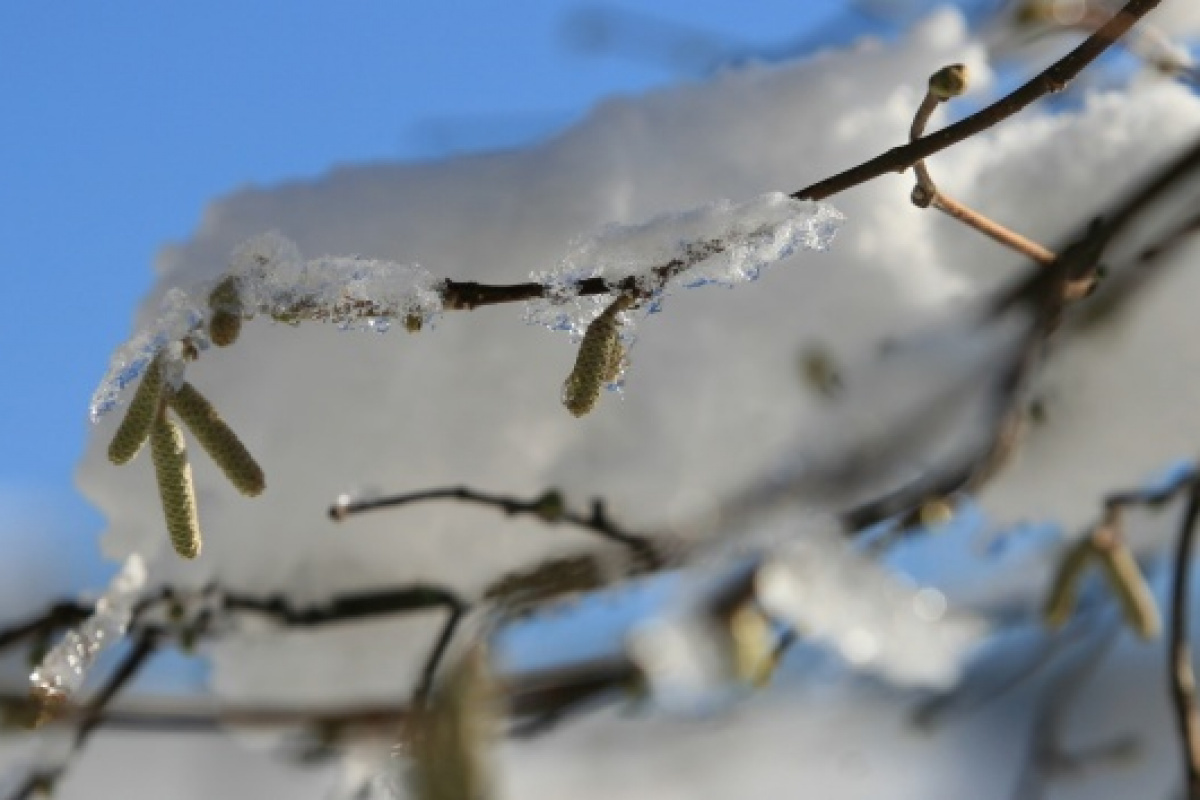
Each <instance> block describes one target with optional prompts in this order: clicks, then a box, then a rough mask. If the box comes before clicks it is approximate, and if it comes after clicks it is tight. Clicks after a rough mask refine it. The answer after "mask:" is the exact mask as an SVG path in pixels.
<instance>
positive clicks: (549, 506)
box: [329, 486, 665, 570]
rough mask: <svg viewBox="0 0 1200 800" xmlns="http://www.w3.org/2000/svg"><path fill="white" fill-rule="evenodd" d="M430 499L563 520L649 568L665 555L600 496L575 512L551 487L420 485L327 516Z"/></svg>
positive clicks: (342, 506)
mask: <svg viewBox="0 0 1200 800" xmlns="http://www.w3.org/2000/svg"><path fill="white" fill-rule="evenodd" d="M430 500H457V501H460V502H463V503H477V504H479V505H484V506H489V507H491V508H497V509H499V510H501V511H503V512H504V513H505V514H508V515H509V516H516V515H519V514H525V515H529V516H534V517H537V518H538V519H541V520H542V521H543V522H547V523H550V524H556V523H559V522H565V523H567V524H569V525H574V526H575V527H577V528H580V529H582V530H586V531H590V532H592V533H595V534H597V535H599V536H600V537H601V538H604V539H607V540H609V541H613V542H617V543H618V544H621V545H624V546H625V547H628V548H630V549H631V550H633V551H635V552H636V553H638V554H639V555H640V556H642V557H643V558H644V559H645V562H646V563H645V566H646V567H647V568H649V569H650V570H655V569H659V568H661V567H662V566H664V565H665V556H664V555H663V554H662V553H661V552H660V551H661V549H662V548H661V547H659V546H658V544H657V543H656V542H655V541H654V539H652V538H650V537H647V536H641V535H638V534H634V533H629V532H628V531H626V530H624V529H622V528H620V527H619V526H618V525H616V523H614V522H613V521H612V519H610V518H609V516H608V514H607V512H606V511H605V508H604V503H603V501H601V500H598V499H597V500H594V501H592V507H591V513H590V514H588V515H586V516H585V515H583V514H579V513H577V512H574V511H571V510H570V509H568V508H566V507H565V505H564V504H563V499H562V496H561V495H560V494H559V493H558V492H557V491H555V490H550V491H547V492H545V493H543V494H542V495H540V496H538V497H535V498H533V499H532V500H521V499H519V498H516V497H510V496H506V495H497V494H489V493H487V492H481V491H479V490H478V489H472V488H470V487H467V486H453V487H446V488H439V489H423V490H421V491H418V492H409V493H406V494H396V495H389V496H387V497H379V498H372V499H369V500H349V499H345V500H342V499H339V500H338V502H337V503H335V504H334V505H332V506H330V508H329V516H330V518H332V519H335V520H343V519H345V518H346V517H349V516H353V515H355V514H361V513H363V512H365V511H375V510H377V509H381V508H396V507H399V506H406V505H413V504H415V503H423V502H427V501H430Z"/></svg>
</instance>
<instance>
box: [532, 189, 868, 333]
mask: <svg viewBox="0 0 1200 800" xmlns="http://www.w3.org/2000/svg"><path fill="white" fill-rule="evenodd" d="M844 219H845V217H843V216H842V214H841V213H840V212H839V211H837V210H836V209H835V208H833V207H832V206H830V205H827V204H824V203H813V202H809V201H800V200H793V199H792V198H790V197H788V196H787V195H785V194H781V193H778V192H772V193H768V194H764V195H760V196H758V197H755V198H753V199H751V200H748V201H746V202H744V203H737V204H735V203H731V202H729V201H728V200H722V201H718V202H716V203H712V204H710V205H707V206H703V207H701V208H697V209H694V210H691V211H685V212H682V213H674V214H664V215H661V216H658V217H655V218H654V219H652V220H650V221H649V222H646V223H643V224H639V225H611V226H609V227H608V228H606V229H605V230H603V231H602V232H601V233H600V234H599V235H597V236H594V237H592V238H590V239H586V240H584V241H582V242H580V243H579V244H578V245H577V246H575V248H574V249H573V250H572V251H571V252H570V253H569V254H568V255H567V256H566V257H565V258H563V259H562V261H561V262H559V265H558V266H557V267H556V268H555V269H553V270H551V271H549V272H541V273H537V272H535V273H533V276H532V277H533V280H534V281H536V282H537V283H540V284H542V285H543V286H545V287H546V290H547V291H546V297H545V298H543V299H539V300H535V301H533V302H531V303H529V304H528V305H527V307H526V310H525V319H526V321H528V322H530V323H532V324H538V325H544V326H546V327H548V328H550V329H551V330H566V331H569V332H571V333H572V334H573V335H575V336H577V337H578V336H582V334H583V331H584V330H585V329H586V328H587V325H588V323H590V322H591V321H592V319H594V318H595V317H596V316H598V315H599V313H600V311H601V310H602V309H603V307H604V305H605V303H606V298H601V299H600V300H595V299H592V298H587V297H580V296H579V293H578V284H579V282H580V281H583V280H587V279H589V278H600V279H602V280H604V281H605V282H606V283H608V284H609V285H613V286H615V285H616V284H619V283H622V282H624V281H626V280H627V279H632V281H633V282H634V284H635V285H636V286H637V287H638V290H639V292H641V293H642V294H643V295H645V296H646V297H648V298H650V300H649V303H648V307H649V310H651V311H653V310H656V308H657V302H658V301H659V300H660V299H661V297H662V296H663V295H665V294H667V293H669V292H670V290H671V289H674V288H677V287H680V286H682V287H686V288H692V287H696V286H704V285H709V284H716V285H721V286H734V285H736V284H739V283H746V282H748V281H753V280H756V279H757V278H758V276H759V274H760V273H761V272H762V270H763V269H764V268H765V267H767V266H769V265H771V264H773V263H775V262H777V261H781V260H783V259H785V258H787V257H788V256H790V255H792V254H793V253H795V252H796V251H797V250H825V249H827V248H828V247H829V245H830V243H831V242H832V241H833V237H834V234H835V233H836V232H837V229H838V228H839V227H840V225H841V223H842V221H843V220H844Z"/></svg>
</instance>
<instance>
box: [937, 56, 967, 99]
mask: <svg viewBox="0 0 1200 800" xmlns="http://www.w3.org/2000/svg"><path fill="white" fill-rule="evenodd" d="M968 77H969V76H968V73H967V67H966V65H965V64H951V65H950V66H948V67H942V68H941V69H939V70H938V71H937V72H935V73H933V74H932V75H930V76H929V93H930V94H931V95H933V96H934V97H936V98H937V99H938V100H941V101H942V102H945V101H947V100H949V99H950V98H952V97H958V96H959V95H960V94H962V93H963V92H965V91H966V90H967V83H968Z"/></svg>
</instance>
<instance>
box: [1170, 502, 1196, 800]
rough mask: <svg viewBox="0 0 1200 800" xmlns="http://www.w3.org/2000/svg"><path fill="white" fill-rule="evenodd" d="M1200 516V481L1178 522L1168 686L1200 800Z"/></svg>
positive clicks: (1187, 776)
mask: <svg viewBox="0 0 1200 800" xmlns="http://www.w3.org/2000/svg"><path fill="white" fill-rule="evenodd" d="M1197 517H1200V482H1195V481H1193V482H1192V484H1191V487H1190V489H1189V491H1188V499H1187V509H1186V510H1185V511H1184V514H1183V521H1182V522H1181V523H1180V526H1179V542H1178V545H1177V547H1176V551H1175V568H1174V574H1173V576H1172V579H1171V628H1170V636H1169V639H1168V643H1167V665H1168V676H1167V681H1168V686H1170V689H1171V702H1172V707H1173V708H1174V710H1175V720H1176V725H1177V727H1178V729H1179V746H1180V751H1181V756H1182V760H1183V779H1184V784H1183V785H1184V787H1185V791H1186V797H1187V798H1188V800H1200V714H1198V713H1197V710H1196V676H1195V673H1194V672H1193V671H1192V654H1191V647H1190V646H1189V644H1188V595H1189V589H1190V581H1191V568H1192V548H1193V545H1194V542H1195V536H1196V520H1197Z"/></svg>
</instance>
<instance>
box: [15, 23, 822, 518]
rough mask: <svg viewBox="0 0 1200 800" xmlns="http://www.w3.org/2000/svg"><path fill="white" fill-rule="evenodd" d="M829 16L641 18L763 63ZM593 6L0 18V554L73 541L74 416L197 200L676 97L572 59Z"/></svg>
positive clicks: (521, 137) (646, 81)
mask: <svg viewBox="0 0 1200 800" xmlns="http://www.w3.org/2000/svg"><path fill="white" fill-rule="evenodd" d="M835 5H836V3H835V2H833V0H823V2H805V3H796V2H794V1H793V0H757V1H756V2H753V3H750V4H745V3H734V2H709V3H696V2H687V0H669V2H668V1H664V2H658V3H656V4H655V6H654V14H655V15H656V17H658V18H660V19H663V20H673V21H679V22H685V24H687V25H691V26H693V27H694V28H697V29H707V30H711V31H715V32H720V33H722V34H723V35H724V36H727V37H728V41H729V42H730V43H741V44H745V45H748V46H749V47H750V49H751V51H753V50H754V49H756V48H763V51H764V52H771V51H778V50H779V49H781V48H782V49H786V48H787V47H788V44H789V42H790V41H794V40H795V38H796V37H797V36H799V35H800V34H802V33H803V31H804V29H805V28H806V27H809V26H811V25H813V24H814V23H818V22H821V21H822V20H824V19H826V18H827V16H828V13H829V9H831V8H833V7H834V6H835ZM603 7H604V8H607V9H620V8H622V7H624V8H626V9H630V10H636V9H637V8H638V7H639V4H637V3H633V2H627V3H625V4H624V5H622V4H620V3H608V4H605V5H604V6H603ZM595 8H597V6H596V5H588V4H584V3H581V2H568V1H567V0H561V1H560V2H551V1H550V0H509V1H508V2H504V3H501V2H498V1H497V0H463V1H461V2H457V3H454V4H452V5H451V4H434V3H424V4H417V3H406V2H400V0H353V2H338V3H334V2H303V3H297V2H294V0H288V1H287V2H285V1H284V0H261V1H260V2H253V3H245V2H229V1H228V0H208V2H205V3H162V2H151V1H150V0H120V1H119V2H113V3H103V4H100V3H85V2H81V1H80V0H75V1H72V0H60V1H59V2H46V1H44V0H43V1H40V2H34V1H33V0H0V103H2V104H3V105H2V107H3V112H2V113H0V136H2V137H3V143H4V147H2V148H0V216H2V219H3V220H4V221H3V224H2V226H0V230H2V231H3V234H2V235H0V265H2V268H3V274H4V286H5V289H6V296H7V298H8V301H9V305H8V310H7V313H5V314H3V315H0V375H3V378H2V383H0V385H3V387H4V392H3V395H2V400H0V537H5V536H6V534H11V533H13V528H14V527H23V526H25V525H26V520H29V519H34V518H40V519H42V520H43V521H44V520H45V518H47V517H50V518H53V519H54V520H56V521H57V522H56V523H55V524H56V525H57V526H59V527H63V526H65V527H70V528H72V529H73V534H72V538H75V537H79V538H83V537H92V538H94V536H95V533H96V532H97V531H98V529H99V526H100V521H99V520H98V519H97V518H95V517H94V516H93V515H91V514H90V512H89V511H88V510H87V507H86V505H85V504H84V503H83V501H82V500H80V499H78V498H77V497H76V496H75V495H74V493H73V490H72V484H71V473H72V470H73V467H74V463H75V461H76V459H77V458H78V456H79V454H80V452H81V450H82V447H83V442H84V438H85V436H86V428H87V422H86V408H87V401H88V398H89V396H90V393H91V391H92V389H93V388H94V385H95V383H96V382H97V380H98V379H99V377H100V375H101V374H102V372H103V370H104V368H105V366H106V364H107V360H108V357H109V354H110V353H111V351H112V349H113V348H114V347H115V346H116V345H117V344H119V343H120V342H121V341H122V340H123V339H124V338H125V337H126V336H127V335H128V334H129V326H130V322H131V319H132V315H133V312H134V309H135V307H136V304H137V303H138V301H139V300H140V298H141V297H142V295H143V294H144V292H145V291H146V289H147V287H148V286H149V285H150V282H151V278H152V272H151V268H152V263H153V260H154V257H155V254H156V252H157V251H158V249H159V248H160V247H161V246H162V245H163V244H164V243H167V242H170V241H177V240H180V239H184V238H186V237H188V236H189V234H190V232H191V231H192V230H193V229H194V228H195V227H196V226H197V224H198V223H199V221H200V219H201V216H202V213H203V211H204V208H205V206H206V205H207V204H208V203H209V202H210V201H211V200H213V199H214V198H216V197H219V196H221V195H223V194H226V193H229V192H231V191H234V190H236V189H238V188H240V187H244V186H246V185H251V184H257V185H270V184H273V183H278V182H282V181H287V180H294V179H303V178H306V177H310V176H316V175H319V174H321V173H322V172H323V171H325V170H326V169H328V168H329V167H331V166H333V165H336V164H340V163H350V162H362V161H371V160H411V159H418V158H430V157H438V156H445V155H448V154H452V153H454V152H461V151H464V150H470V149H478V148H486V147H496V146H506V145H510V144H516V143H520V142H523V141H529V140H531V139H535V138H537V137H540V136H546V135H550V134H552V133H553V132H554V131H555V130H558V129H561V128H562V127H565V126H566V125H568V124H570V122H571V121H572V120H575V119H577V118H578V117H579V116H581V115H582V114H584V113H585V112H586V110H587V109H588V108H589V107H590V106H592V105H593V104H594V103H595V102H596V100H597V99H598V98H600V97H603V96H605V95H610V94H613V93H631V92H639V91H644V90H645V89H647V88H650V87H653V86H657V85H663V84H665V83H669V82H672V81H675V80H678V79H680V77H681V75H680V72H679V71H678V70H674V71H673V70H672V69H670V68H668V67H665V66H664V65H663V64H661V63H654V62H652V61H649V60H647V59H646V58H632V57H626V58H621V57H615V56H608V57H603V56H595V55H592V56H588V55H585V54H582V53H581V52H580V50H579V47H578V46H576V47H572V46H571V41H573V39H572V37H571V36H570V35H568V33H567V28H568V25H567V23H568V20H571V19H576V20H578V19H579V18H580V17H579V16H578V15H580V14H581V13H585V12H586V10H587V9H595ZM452 11H453V13H452ZM6 528H7V529H8V530H5V529H6Z"/></svg>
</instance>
